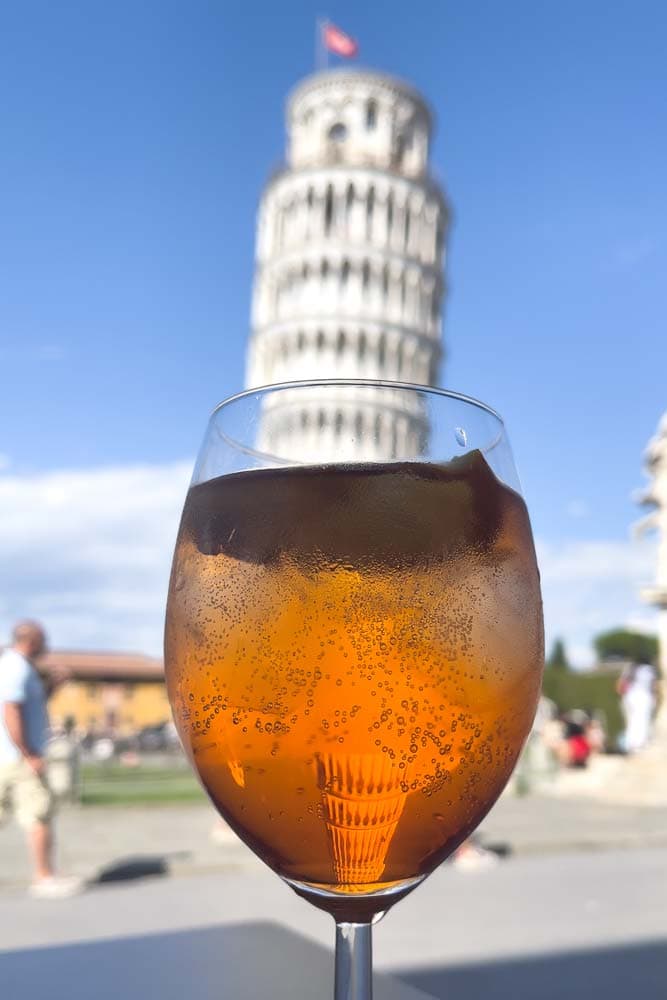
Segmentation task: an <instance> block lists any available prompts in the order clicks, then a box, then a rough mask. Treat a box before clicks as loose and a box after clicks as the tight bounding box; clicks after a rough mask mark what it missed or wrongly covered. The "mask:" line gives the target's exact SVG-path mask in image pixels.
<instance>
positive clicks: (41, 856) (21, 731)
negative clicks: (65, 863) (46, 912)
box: [0, 621, 82, 899]
mask: <svg viewBox="0 0 667 1000" xmlns="http://www.w3.org/2000/svg"><path fill="white" fill-rule="evenodd" d="M45 651H46V635H45V633H44V630H43V629H42V627H41V625H38V624H37V622H32V621H24V622H19V623H18V624H17V625H16V626H15V627H14V630H13V632H12V645H11V647H10V648H8V649H5V651H4V652H3V653H2V655H1V656H0V819H1V818H2V816H3V815H4V813H5V812H6V811H7V808H8V806H9V805H10V804H11V805H12V806H13V809H14V811H15V814H16V819H17V821H18V822H19V824H20V825H21V826H22V827H23V828H24V829H25V830H26V833H27V836H28V845H29V849H30V853H31V858H32V863H33V868H34V879H33V882H32V885H31V887H30V891H31V893H32V894H33V895H34V896H37V897H40V898H43V899H59V898H62V897H64V896H71V895H73V894H74V893H76V892H78V891H79V890H80V889H81V888H82V882H81V880H80V879H75V878H65V877H62V876H58V875H56V873H55V870H54V866H53V830H52V814H53V798H52V795H51V792H50V790H49V786H48V782H47V775H46V760H45V751H46V742H47V738H48V729H49V722H48V716H47V711H46V700H47V697H48V696H49V695H50V694H51V693H53V691H54V690H55V688H56V687H57V686H58V684H59V683H62V680H64V678H63V677H60V678H54V679H53V680H52V681H50V682H47V683H46V684H45V683H44V682H43V681H42V679H41V677H40V676H39V674H38V672H37V670H36V668H35V660H36V659H37V658H38V657H39V656H40V655H41V654H42V653H44V652H45Z"/></svg>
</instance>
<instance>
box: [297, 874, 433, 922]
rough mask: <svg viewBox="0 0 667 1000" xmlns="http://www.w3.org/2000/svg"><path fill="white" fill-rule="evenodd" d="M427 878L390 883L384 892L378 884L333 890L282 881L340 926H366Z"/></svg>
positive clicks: (420, 876)
mask: <svg viewBox="0 0 667 1000" xmlns="http://www.w3.org/2000/svg"><path fill="white" fill-rule="evenodd" d="M425 878H426V876H425V875H417V876H416V877H415V878H408V879H401V880H400V881H398V882H387V883H385V884H384V885H383V886H382V888H381V889H378V888H377V883H375V885H374V886H373V888H371V887H370V886H364V885H363V884H362V885H346V886H341V887H340V888H332V886H330V885H322V884H319V883H317V882H300V881H298V880H297V879H293V878H285V877H284V876H283V881H285V882H286V883H287V885H289V886H291V888H292V889H294V891H295V893H296V894H297V896H302V897H303V899H306V900H308V902H309V903H312V904H313V906H317V907H318V908H319V909H320V910H325V911H326V912H327V913H330V914H331V916H332V917H333V918H334V920H336V922H337V923H340V922H349V923H359V924H363V923H376V922H377V921H378V920H381V918H382V917H383V916H384V914H385V913H386V912H387V910H389V909H391V907H392V906H393V905H394V904H395V903H398V901H399V899H403V897H404V896H407V895H408V893H409V892H412V890H413V889H415V888H416V887H417V886H418V885H420V884H421V883H422V882H423V881H424V879H425Z"/></svg>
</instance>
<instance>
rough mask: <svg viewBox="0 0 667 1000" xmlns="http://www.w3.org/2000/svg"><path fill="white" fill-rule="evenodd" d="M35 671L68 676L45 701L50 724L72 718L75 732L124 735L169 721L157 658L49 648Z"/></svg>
mask: <svg viewBox="0 0 667 1000" xmlns="http://www.w3.org/2000/svg"><path fill="white" fill-rule="evenodd" d="M39 669H40V672H42V673H43V674H45V675H46V676H48V675H49V674H51V673H53V674H55V675H57V674H59V673H60V672H61V671H65V672H66V673H67V675H68V677H69V680H68V681H67V682H66V683H65V684H63V685H62V687H60V688H58V690H57V691H56V692H55V693H54V695H53V697H52V698H51V700H50V702H49V717H50V719H51V724H52V726H53V727H59V726H63V725H65V723H66V722H67V721H68V720H72V721H73V724H74V726H75V728H76V729H77V731H78V732H79V733H85V732H94V733H98V734H102V733H104V734H108V735H111V734H113V735H126V734H129V733H132V732H136V731H138V730H141V729H143V728H145V727H146V726H156V725H159V724H161V723H163V722H167V721H169V720H170V719H171V709H170V707H169V702H168V700H167V692H166V689H165V685H164V668H163V665H162V662H161V661H160V660H156V659H152V658H151V657H148V656H140V655H132V654H127V653H81V652H71V653H68V652H53V653H48V654H47V655H46V656H44V657H42V658H41V659H40V662H39Z"/></svg>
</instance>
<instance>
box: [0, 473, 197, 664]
mask: <svg viewBox="0 0 667 1000" xmlns="http://www.w3.org/2000/svg"><path fill="white" fill-rule="evenodd" d="M191 468H192V467H191V464H190V463H189V462H178V463H172V464H169V465H161V466H160V465H154V466H150V465H144V466H132V467H112V468H99V469H89V470H85V471H65V472H55V473H49V474H46V475H38V476H5V477H3V478H2V479H0V552H1V553H2V570H3V572H2V576H3V578H4V580H3V584H2V586H1V587H0V638H3V637H5V638H6V636H7V635H8V633H9V629H10V627H11V625H12V623H13V621H15V620H16V619H17V618H21V617H31V618H32V617H34V618H38V619H40V620H42V621H43V622H44V624H45V625H46V627H47V629H48V631H49V635H50V638H51V642H52V644H53V645H54V646H57V647H60V648H67V647H70V648H72V647H79V648H84V647H87V648H102V649H125V650H138V651H141V652H146V653H153V654H159V653H160V650H161V644H162V624H163V615H164V602H165V597H166V589H167V582H168V576H169V565H170V560H171V555H172V551H173V545H174V540H175V537H176V531H177V528H178V519H179V516H180V511H181V508H182V505H183V500H184V498H185V492H186V489H187V484H188V479H189V477H190V473H191Z"/></svg>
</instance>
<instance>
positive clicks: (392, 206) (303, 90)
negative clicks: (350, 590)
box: [246, 70, 448, 460]
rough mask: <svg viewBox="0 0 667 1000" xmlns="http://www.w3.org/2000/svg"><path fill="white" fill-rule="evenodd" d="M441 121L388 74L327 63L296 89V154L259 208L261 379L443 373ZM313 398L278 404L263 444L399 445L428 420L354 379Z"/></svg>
mask: <svg viewBox="0 0 667 1000" xmlns="http://www.w3.org/2000/svg"><path fill="white" fill-rule="evenodd" d="M431 129H432V121H431V115H430V112H429V109H428V106H427V105H426V103H425V102H424V100H423V99H422V97H421V96H420V95H419V94H418V93H417V92H416V91H415V90H413V89H412V88H411V87H410V86H409V85H407V84H405V83H403V82H400V81H398V80H395V79H393V78H391V77H389V76H385V75H383V74H378V73H371V72H364V71H357V70H351V71H350V70H335V71H332V72H325V73H318V74H316V75H314V76H311V77H308V78H307V79H306V80H304V81H303V82H302V83H300V84H299V85H298V86H297V87H296V89H295V90H294V91H293V92H292V94H291V95H290V97H289V99H288V102H287V157H286V165H285V167H284V168H283V169H281V170H280V171H278V172H277V173H276V174H275V175H274V176H273V177H272V178H271V180H270V181H269V183H268V185H267V187H266V190H265V191H264V194H263V197H262V200H261V204H260V208H259V218H258V227H257V230H258V231H257V264H256V277H255V286H254V294H253V313H252V335H251V339H250V343H249V348H248V359H247V379H246V381H247V385H248V386H249V387H254V386H259V385H267V384H271V383H276V382H293V381H296V380H300V379H312V378H336V377H342V378H363V379H387V380H395V381H402V382H416V383H420V384H434V383H435V382H436V380H437V378H438V370H439V365H440V361H441V356H442V342H441V311H442V303H443V296H444V280H443V252H444V243H445V234H446V230H447V222H448V211H447V204H446V202H445V199H444V196H443V194H442V192H441V190H440V188H439V187H438V185H437V183H436V182H435V181H434V180H433V178H432V177H431V176H430V174H429V170H428V156H429V142H430V137H431ZM365 398H366V400H367V399H368V393H366V396H365ZM383 398H385V400H386V396H385V397H383ZM300 404H301V405H300V407H299V408H298V410H296V409H294V408H291V407H289V406H284V405H283V406H281V409H280V412H278V411H276V412H274V413H272V414H271V415H269V414H268V413H267V415H266V418H265V420H264V422H263V442H262V443H263V446H264V447H267V448H269V449H270V450H271V451H273V452H274V453H275V452H278V453H280V454H290V453H294V452H296V453H298V455H299V457H304V456H307V455H310V454H311V452H312V454H313V456H314V457H316V458H318V459H319V460H326V458H327V456H329V455H332V454H336V452H337V449H338V447H339V443H340V439H341V438H342V437H344V436H346V437H347V439H348V440H349V439H350V437H354V440H355V442H356V444H355V447H356V451H357V457H359V458H370V457H385V458H394V457H401V455H408V454H413V455H414V454H415V453H416V452H417V451H418V449H419V442H420V441H421V440H422V439H423V438H424V435H425V434H426V433H427V428H426V426H425V418H424V415H423V413H422V412H421V410H420V408H419V406H418V405H417V404H413V405H412V406H411V407H409V408H408V409H406V407H405V404H404V403H403V404H402V405H401V406H398V405H397V406H395V407H391V409H389V408H387V407H386V406H384V408H383V409H381V408H379V407H378V408H377V409H376V411H375V412H373V408H372V407H371V408H369V407H368V406H361V405H359V400H357V399H355V395H354V390H353V389H341V390H340V393H339V397H338V398H337V401H336V404H335V405H333V406H332V405H331V403H330V402H329V404H328V405H327V406H319V405H318V403H317V400H316V399H313V402H312V406H311V405H308V406H306V407H304V405H303V396H301V397H300ZM348 432H350V433H348Z"/></svg>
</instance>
